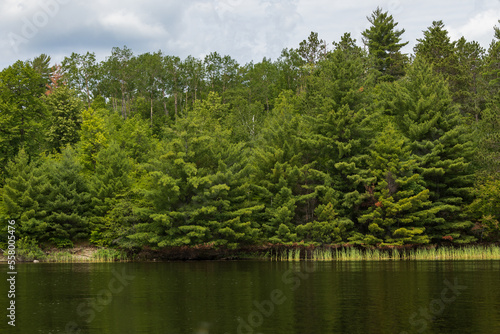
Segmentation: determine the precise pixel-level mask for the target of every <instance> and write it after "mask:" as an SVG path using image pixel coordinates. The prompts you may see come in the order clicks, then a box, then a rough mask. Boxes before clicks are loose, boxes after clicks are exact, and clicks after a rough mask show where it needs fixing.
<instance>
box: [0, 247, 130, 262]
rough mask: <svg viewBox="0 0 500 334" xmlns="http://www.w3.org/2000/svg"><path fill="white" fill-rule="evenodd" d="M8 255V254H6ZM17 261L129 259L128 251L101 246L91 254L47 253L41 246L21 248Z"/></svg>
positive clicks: (57, 251)
mask: <svg viewBox="0 0 500 334" xmlns="http://www.w3.org/2000/svg"><path fill="white" fill-rule="evenodd" d="M4 256H6V254H4ZM16 258H17V261H20V262H33V261H34V260H37V261H39V262H61V263H72V262H115V261H129V260H130V259H129V258H128V257H127V255H126V253H125V252H123V251H120V250H117V249H111V248H101V249H98V250H95V251H93V252H92V253H90V256H85V255H78V254H72V253H71V252H70V251H62V250H56V251H52V252H50V253H48V254H45V253H44V252H43V251H42V250H41V249H40V248H38V247H36V248H34V247H30V248H20V249H17V250H16Z"/></svg>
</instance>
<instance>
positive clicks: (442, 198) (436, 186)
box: [383, 59, 474, 242]
mask: <svg viewBox="0 0 500 334" xmlns="http://www.w3.org/2000/svg"><path fill="white" fill-rule="evenodd" d="M384 88H385V90H384V95H383V96H384V97H385V98H384V100H385V103H386V104H385V110H386V113H387V114H389V115H391V116H394V121H395V124H396V126H397V129H398V130H399V131H400V132H401V133H402V134H403V135H404V136H405V137H406V138H408V139H409V140H410V142H411V149H412V153H413V154H414V155H415V156H416V157H417V162H418V164H419V165H418V168H417V172H418V173H419V174H420V175H421V176H422V177H423V179H424V182H425V187H426V188H427V189H428V190H429V199H430V201H431V202H432V204H431V210H432V211H433V212H434V213H435V218H433V219H429V220H428V222H427V224H428V226H429V229H428V230H427V232H428V235H429V236H430V237H431V238H432V239H433V240H434V241H436V240H439V239H441V238H442V237H445V236H449V237H452V238H453V240H454V241H455V242H470V241H473V240H474V238H473V237H472V236H470V235H468V233H469V231H470V228H471V227H472V223H471V222H470V220H469V217H467V215H466V213H465V211H464V210H463V209H464V207H465V206H467V205H468V204H470V203H471V202H472V200H473V194H472V183H473V178H474V177H473V173H474V170H473V169H472V165H471V158H472V154H473V147H472V145H471V144H472V143H471V141H470V136H468V134H467V131H466V128H465V126H464V124H463V119H462V118H461V117H460V114H459V112H458V110H457V108H456V106H454V104H453V103H452V99H451V93H450V92H449V89H448V86H447V84H446V82H445V80H444V79H443V78H442V77H440V76H439V75H436V74H435V73H434V72H433V70H432V67H431V66H430V65H428V64H427V63H426V62H425V61H424V60H422V59H417V60H416V61H415V62H414V64H413V66H412V68H411V69H410V70H409V72H408V79H407V80H403V81H401V82H396V83H394V84H392V85H387V86H386V87H384Z"/></svg>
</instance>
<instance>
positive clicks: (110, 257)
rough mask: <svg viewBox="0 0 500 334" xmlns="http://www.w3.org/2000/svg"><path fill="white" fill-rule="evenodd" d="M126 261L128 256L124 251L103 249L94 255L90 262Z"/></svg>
mask: <svg viewBox="0 0 500 334" xmlns="http://www.w3.org/2000/svg"><path fill="white" fill-rule="evenodd" d="M126 260H127V255H126V254H125V253H124V252H122V251H119V250H116V249H112V248H101V249H99V250H97V251H96V252H95V253H94V254H92V257H91V261H90V262H114V261H126Z"/></svg>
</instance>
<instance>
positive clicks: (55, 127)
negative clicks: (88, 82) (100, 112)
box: [45, 86, 83, 152]
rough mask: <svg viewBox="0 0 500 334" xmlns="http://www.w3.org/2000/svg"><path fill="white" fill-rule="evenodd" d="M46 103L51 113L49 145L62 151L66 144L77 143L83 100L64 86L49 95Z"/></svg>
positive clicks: (48, 135) (48, 132)
mask: <svg viewBox="0 0 500 334" xmlns="http://www.w3.org/2000/svg"><path fill="white" fill-rule="evenodd" d="M45 103H46V105H47V110H48V113H49V124H50V126H49V128H48V129H47V142H48V143H49V146H50V147H51V148H52V149H54V150H56V151H59V152H60V151H61V149H62V148H63V147H65V146H66V145H72V144H76V142H77V141H78V140H79V131H80V126H81V123H82V119H81V112H82V110H83V104H82V102H81V101H80V100H79V99H78V98H77V97H76V95H75V94H74V93H73V92H72V91H71V90H69V88H67V87H66V86H62V87H60V88H57V89H55V90H54V91H53V92H52V93H51V94H50V95H49V96H47V98H46V99H45Z"/></svg>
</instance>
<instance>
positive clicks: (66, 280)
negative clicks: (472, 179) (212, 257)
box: [0, 261, 500, 334]
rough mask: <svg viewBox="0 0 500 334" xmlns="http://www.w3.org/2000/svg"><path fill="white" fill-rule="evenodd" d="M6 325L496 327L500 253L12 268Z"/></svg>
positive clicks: (204, 330) (102, 333) (260, 329)
mask: <svg viewBox="0 0 500 334" xmlns="http://www.w3.org/2000/svg"><path fill="white" fill-rule="evenodd" d="M0 271H1V272H2V273H3V274H2V276H3V277H4V279H2V280H1V281H0V295H1V296H2V297H1V298H0V301H1V308H2V310H4V311H3V312H2V315H3V316H2V320H1V323H0V332H1V333H23V334H24V333H27V334H34V333H81V334H84V333H92V334H94V333H96V334H97V333H99V334H107V333H120V334H121V333H177V334H181V333H182V334H209V333H210V334H225V333H229V334H234V333H244V334H248V333H264V334H308V333H311V334H316V333H318V334H321V333H500V261H435V262H424V261H419V262H417V261H412V262H409V261H407V262H388V261H384V262H340V263H338V262H300V263H298V262H296V263H288V262H287V263H282V262H278V263H277V262H259V261H238V262H169V263H90V264H50V263H38V264H31V263H30V264H18V265H17V272H18V274H17V281H16V299H15V300H16V327H15V328H13V327H11V326H8V325H7V321H8V318H7V317H6V316H5V314H6V308H7V307H8V302H9V300H8V298H7V292H8V284H7V281H6V278H7V266H6V265H5V264H2V265H0Z"/></svg>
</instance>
